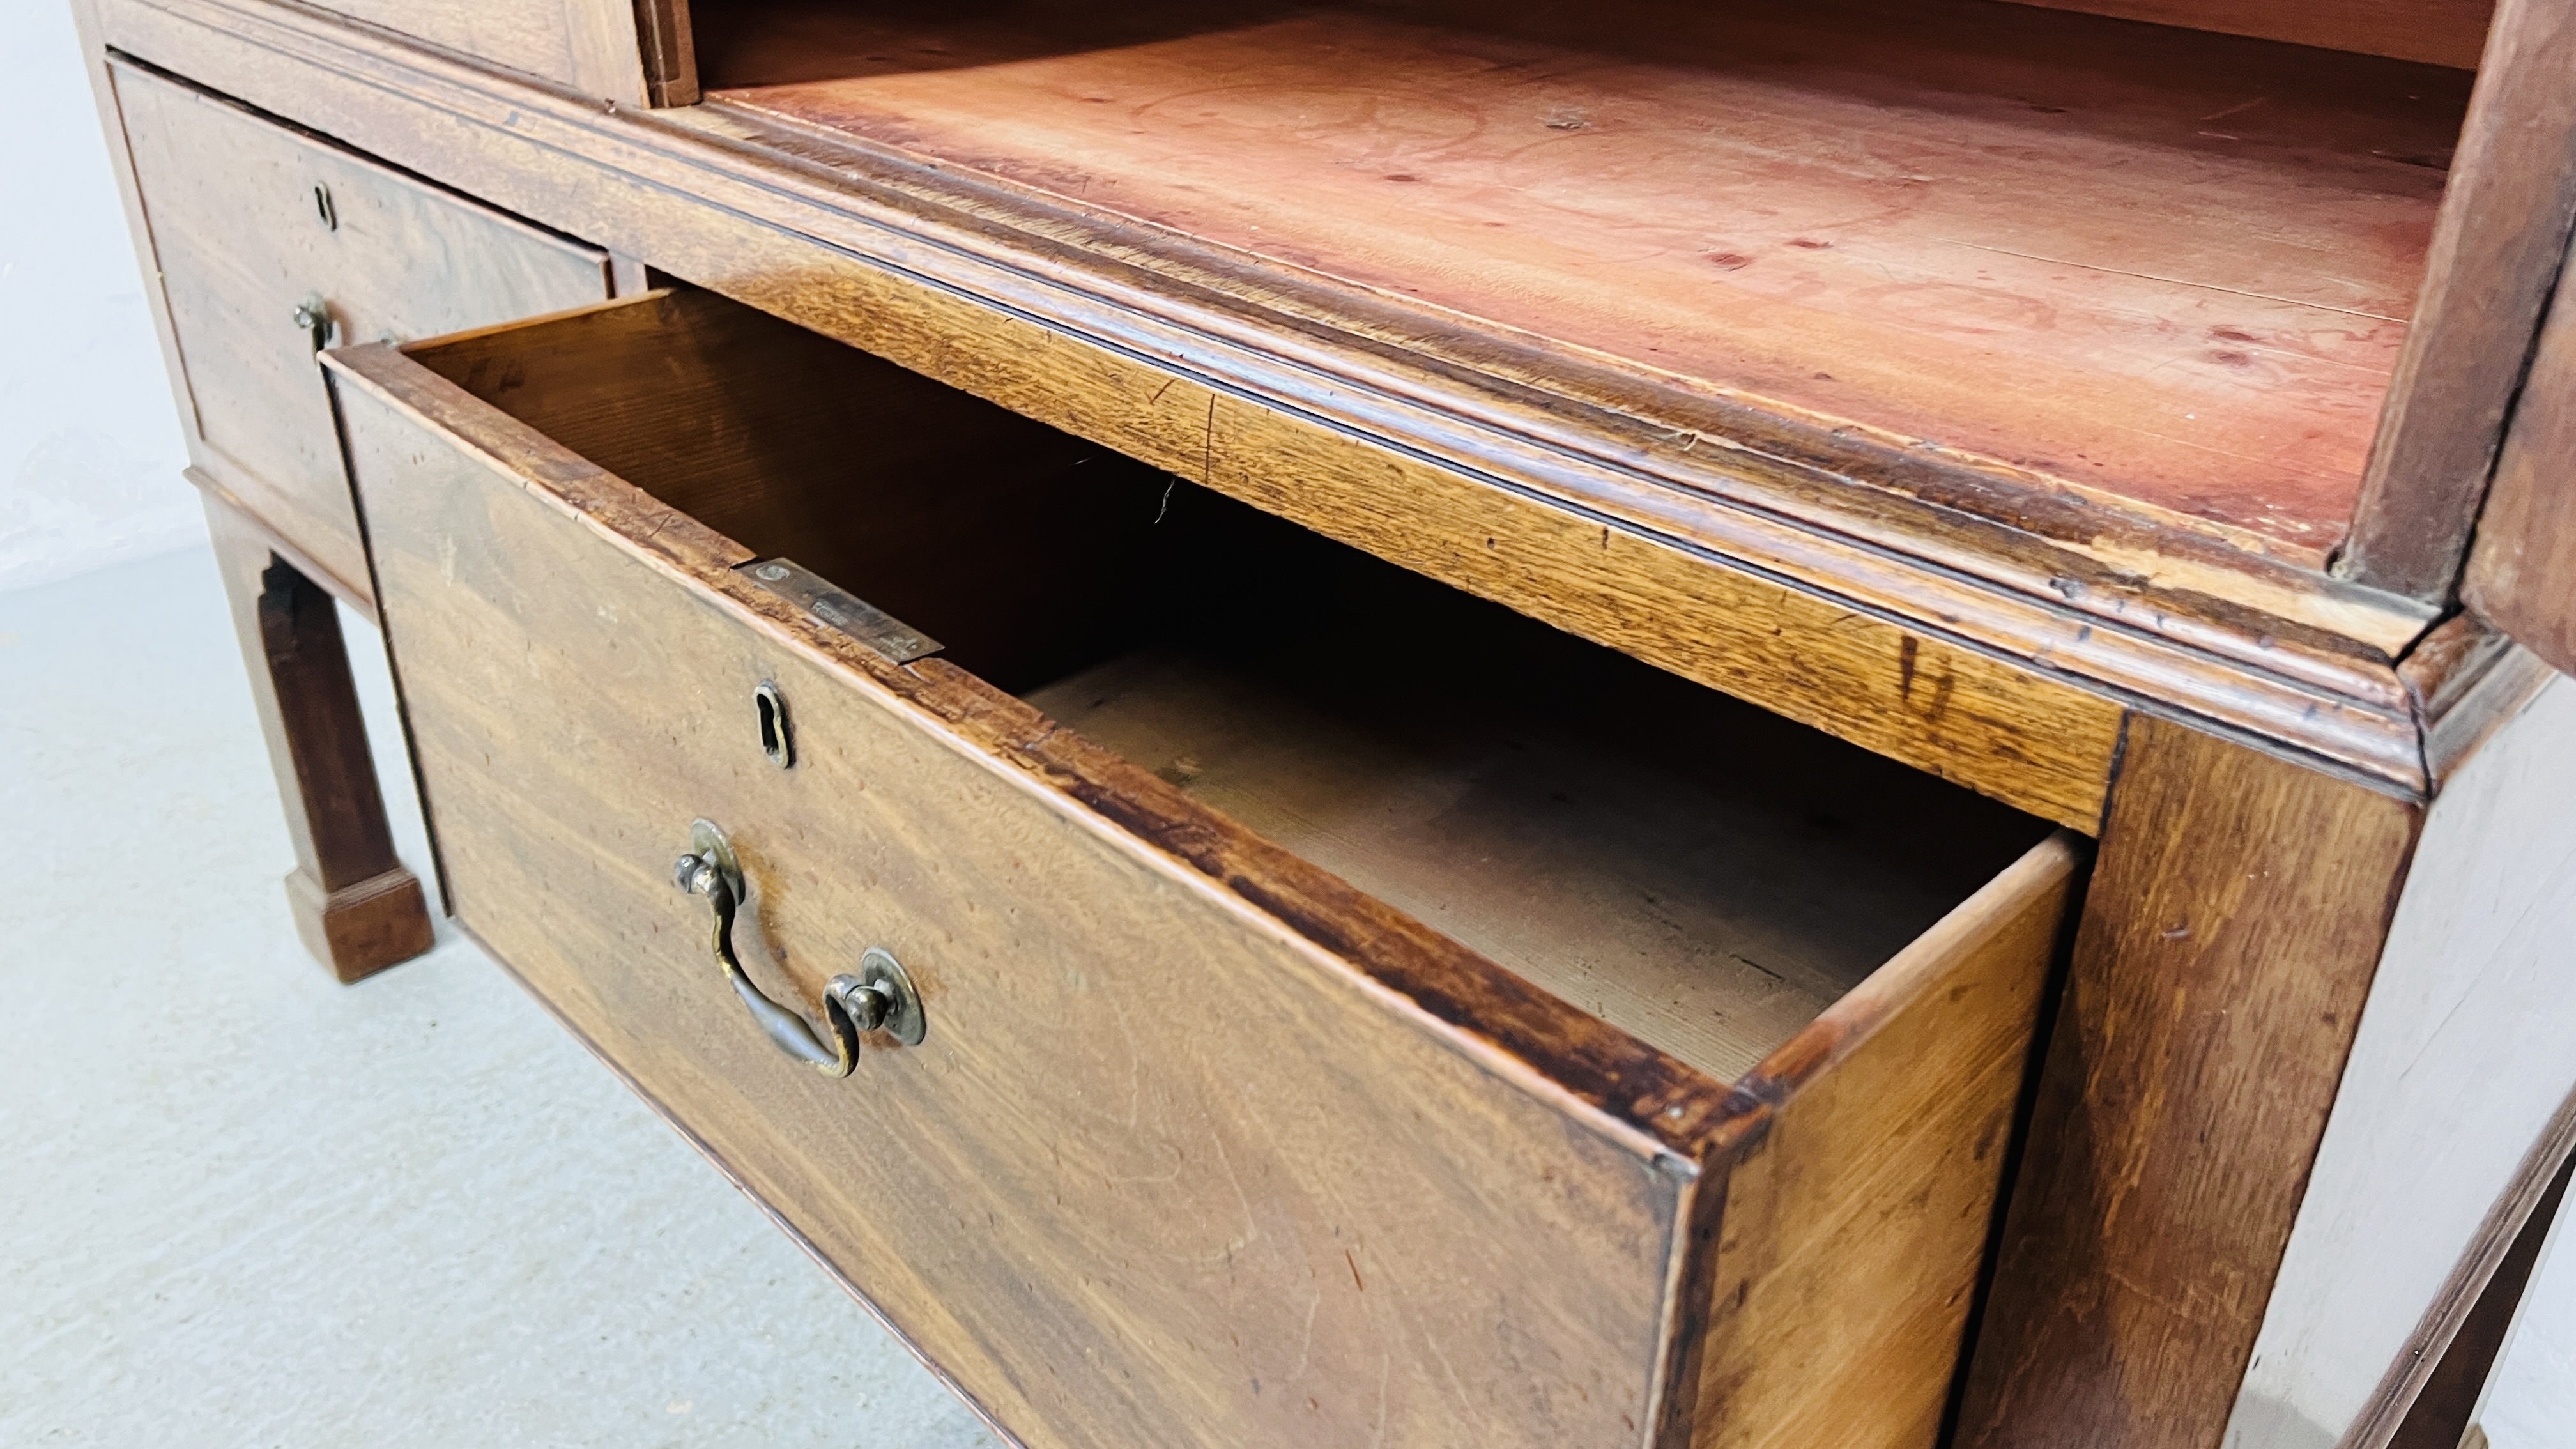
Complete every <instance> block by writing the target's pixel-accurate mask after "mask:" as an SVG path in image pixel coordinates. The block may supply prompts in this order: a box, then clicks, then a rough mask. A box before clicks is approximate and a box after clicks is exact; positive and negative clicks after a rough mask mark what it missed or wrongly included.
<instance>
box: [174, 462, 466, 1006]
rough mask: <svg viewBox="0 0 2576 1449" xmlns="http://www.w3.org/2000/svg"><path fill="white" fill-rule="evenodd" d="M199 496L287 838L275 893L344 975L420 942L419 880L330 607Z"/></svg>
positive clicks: (406, 955)
mask: <svg viewBox="0 0 2576 1449" xmlns="http://www.w3.org/2000/svg"><path fill="white" fill-rule="evenodd" d="M203 496H204V499H205V505H206V527H207V532H208V534H209V535H210V536H211V538H212V539H213V542H214V546H215V562H216V566H217V568H218V569H219V570H220V571H221V572H222V574H223V579H224V592H225V594H226V596H227V597H228V598H229V599H230V601H231V604H232V613H233V623H234V627H235V630H236V632H237V633H238V634H239V635H240V637H241V644H242V655H243V658H244V660H245V661H246V662H247V663H248V664H249V666H250V685H251V698H252V700H253V702H254V703H255V704H256V705H257V707H258V710H259V719H260V728H261V732H262V733H263V734H264V735H265V736H266V737H267V741H268V753H269V763H270V765H271V766H272V767H273V768H274V769H275V770H276V772H277V790H278V795H279V797H280V800H281V803H283V804H284V806H285V807H286V827H287V834H288V835H289V836H290V837H291V838H292V839H293V841H294V844H295V869H294V870H293V871H292V872H290V873H289V874H288V876H287V877H286V894H287V901H288V904H289V905H290V906H291V907H292V908H293V912H294V916H295V925H296V930H297V931H298V933H299V934H301V935H302V937H303V939H304V944H305V946H306V948H307V949H309V950H311V951H312V953H313V954H314V956H316V957H317V958H319V959H320V960H321V961H322V963H323V964H324V965H327V966H329V967H330V968H331V970H332V971H333V973H334V974H336V975H337V976H338V977H339V978H340V979H341V980H342V981H356V980H359V979H361V978H363V977H366V976H370V975H373V974H374V973H376V972H378V971H381V970H383V969H384V968H386V967H388V966H392V965H394V964H396V963H398V962H402V961H407V960H410V959H411V958H412V957H414V956H417V955H419V954H420V953H422V952H423V951H426V950H428V949H429V948H430V946H431V945H432V944H433V939H432V931H431V927H430V920H429V906H428V901H427V899H426V897H425V896H424V895H423V893H422V891H421V887H420V881H419V879H418V878H416V877H415V876H414V875H413V874H412V873H411V871H410V870H408V869H406V868H405V867H404V865H403V863H402V862H401V860H400V859H398V858H396V856H395V855H394V846H393V831H392V828H391V826H390V825H389V824H388V823H387V821H386V818H385V802H384V795H383V792H382V791H381V790H380V789H379V788H378V785H377V781H376V762H375V756H374V754H373V753H372V752H371V750H370V749H369V746H368V741H367V727H366V721H365V719H364V718H363V717H362V716H361V715H360V713H359V710H358V691H357V685H356V683H355V681H354V680H353V679H352V678H351V676H350V673H349V652H348V644H347V641H346V640H345V639H344V638H343V637H342V636H341V632H340V615H339V610H338V608H337V606H336V605H335V603H334V601H333V598H332V595H331V593H330V592H329V591H328V590H326V589H324V588H323V587H322V586H321V585H320V584H319V583H317V582H315V581H314V579H313V578H312V577H311V576H310V575H308V574H307V573H305V572H304V571H303V570H302V569H299V568H298V567H297V566H296V565H295V564H294V563H293V562H292V561H291V560H290V559H289V558H288V557H286V556H284V555H282V554H280V553H279V552H278V551H277V550H276V549H275V548H274V547H272V545H271V543H270V535H269V532H268V530H267V529H266V528H264V527H262V526H261V525H259V524H257V523H256V522H254V521H253V520H252V518H251V516H250V515H249V514H247V513H245V512H243V511H241V510H240V509H239V508H237V507H236V506H235V505H234V504H233V503H231V502H229V501H227V500H228V495H225V494H224V493H223V492H222V491H221V490H220V489H212V488H210V489H208V490H206V491H205V493H204V495H203Z"/></svg>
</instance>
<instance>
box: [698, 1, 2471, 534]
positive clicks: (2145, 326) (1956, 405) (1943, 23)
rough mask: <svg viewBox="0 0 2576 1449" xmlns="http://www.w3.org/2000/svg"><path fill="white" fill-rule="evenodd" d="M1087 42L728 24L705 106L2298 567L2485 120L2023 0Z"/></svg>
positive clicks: (1347, 13)
mask: <svg viewBox="0 0 2576 1449" xmlns="http://www.w3.org/2000/svg"><path fill="white" fill-rule="evenodd" d="M1095 13H1096V12H1095V11H1094V10H1093V9H1090V8H1085V9H1083V10H1081V11H1079V12H1077V11H1075V10H1074V9H1073V8H1071V7H1059V6H1051V5H1045V4H1036V3H1032V4H1025V5H1017V6H1012V7H1007V8H1005V9H1002V10H1000V11H999V12H998V13H997V12H994V11H977V12H974V13H973V14H971V15H970V16H966V17H954V16H949V15H945V14H941V15H937V16H933V15H931V14H930V13H928V12H910V13H906V12H897V11H889V10H885V9H869V10H851V9H833V8H826V7H819V6H817V7H786V6H779V7H770V8H759V9H751V10H745V11H740V12H727V16H728V18H722V19H720V18H719V17H718V15H717V14H716V13H714V12H711V13H710V14H709V15H708V16H706V17H702V18H701V21H700V23H699V32H700V35H699V46H700V66H701V72H702V75H703V76H704V77H705V79H706V80H707V82H708V84H709V93H710V94H711V95H715V96H719V97H721V98H723V99H725V100H729V101H733V102H736V103H739V104H743V105H747V106H753V107H757V108H759V109H760V110H761V111H763V112H765V113H769V114H774V115H779V116H783V117H789V118H793V119H795V120H799V121H802V122H807V123H811V124H815V125H820V126H825V127H830V128H834V129H837V130H841V131H845V132H848V133H852V134H855V135H859V136H863V137H867V138H869V139H872V140H875V141H879V142H883V143H886V144H889V145H893V146H897V147H900V148H902V149H904V150H906V151H908V152H912V153H915V154H921V155H927V156H933V157H937V158H939V159H941V160H943V161H947V162H952V163H956V164H961V165H965V166H969V167H973V168H975V169H977V170H980V171H983V172H986V173H989V174H991V175H994V176H997V177H1001V178H1004V179H1007V180H1010V181H1013V182H1016V183H1019V184H1022V185H1025V186H1028V187H1031V188H1035V189H1037V190H1039V191H1043V192H1045V193H1048V194H1050V195H1054V196H1057V197H1060V198H1062V199H1065V200H1067V201H1070V202H1073V203H1075V204H1077V205H1080V206H1083V207H1087V208H1092V209H1095V210H1099V211H1103V212H1114V213H1118V214H1122V215H1127V216H1132V217H1136V218H1140V219H1142V220H1145V221H1147V222H1151V223H1154V224H1157V225H1160V226H1165V227H1169V228H1172V229H1174V230H1176V231H1179V232H1182V233H1186V234H1188V235H1191V236H1195V237H1199V238H1203V239H1207V240H1212V241H1215V242H1218V243H1221V244H1224V245H1226V246H1229V247H1234V248H1239V249H1241V250H1243V251H1245V252H1247V253H1250V254H1253V255H1257V256H1260V257H1263V258H1266V259H1268V260H1270V261H1272V262H1274V263H1276V264H1278V265H1279V266H1281V267H1283V268H1287V269H1291V270H1293V271H1301V272H1305V273H1309V274H1321V275H1323V276H1327V277H1331V278H1335V279H1339V280H1342V281H1345V282H1349V283H1352V284H1356V285H1358V286H1361V287H1365V288H1368V289H1372V290H1374V291H1375V292H1378V293H1380V294H1383V295H1386V296H1389V297H1395V298H1401V299H1406V300H1409V301H1413V302H1418V303H1420V304H1422V305H1423V307H1424V309H1425V311H1424V315H1423V318H1422V322H1421V326H1422V327H1423V328H1424V329H1426V330H1430V331H1442V330H1457V329H1467V328H1492V327H1501V328H1505V329H1509V330H1512V331H1515V332H1518V333H1522V334H1527V335H1530V336H1534V337H1538V338H1543V339H1547V340H1549V341H1551V342H1553V343H1555V344H1559V345H1562V346H1564V347H1567V348H1571V349H1576V350H1578V351H1581V352H1583V353H1586V354H1590V355H1595V356H1600V357H1606V358H1610V359H1616V360H1618V361H1620V362H1623V363H1625V364H1629V365H1633V366H1634V367H1636V368H1639V369H1643V370H1647V371H1650V372H1653V373H1655V374H1657V375H1662V376H1669V377H1676V378H1680V379H1684V380H1686V381H1687V382H1689V383H1690V384H1691V385H1693V386H1698V387H1702V388H1706V389H1712V390H1716V391H1720V392H1724V393H1727V394H1730V395H1738V396H1751V397H1758V398H1760V399H1763V400H1765V402H1766V403H1767V404H1768V405H1772V406H1775V407H1778V408H1782V409H1786V410H1789V411H1790V412H1792V413H1798V414H1805V415H1811V416H1815V417H1820V418H1827V419H1832V420H1836V421H1839V422H1843V423H1848V424H1852V425H1858V426H1862V427H1865V428H1867V429H1871V430H1875V431H1877V432H1880V433H1882V434H1884V435H1887V436H1889V437H1892V438H1896V439H1901V440H1904V441H1906V442H1908V443H1912V442H1915V441H1917V440H1921V441H1923V442H1927V443H1930V444H1933V445H1937V446H1939V447H1943V448H1948V449H1955V450H1960V451H1962V452H1965V453H1967V454H1971V455H1976V456H1979V457H1985V458H1991V459H1997V460H2001V461H2003V462H2006V463H2009V464H2011V465H2014V466H2016V467H2021V468H2027V469H2031V470H2034V471H2036V472H2038V473H2040V474H2042V475H2045V476H2047V477H2050V478H2053V479H2058V480H2063V481H2064V482H2065V483H2067V484H2070V485H2072V486H2075V487H2079V488H2085V489H2090V490H2094V491H2095V492H2097V493H2099V494H2101V495H2104V496H2108V497H2115V498H2125V499H2132V500H2137V501H2139V502H2142V503H2145V504H2147V505H2150V506H2152V507H2154V508H2157V509H2160V510H2166V511H2169V512H2171V513H2174V514H2179V515H2185V516H2189V517H2192V518H2195V519H2201V520H2205V521H2208V522H2210V523H2213V524H2217V525H2223V526H2225V527H2227V528H2228V529H2230V530H2233V531H2234V532H2235V533H2236V534H2237V535H2238V536H2240V537H2242V538H2244V539H2245V540H2246V541H2248V542H2249V543H2251V544H2252V545H2253V546H2255V547H2258V548H2262V549H2267V550H2272V551H2275V552H2278V553H2281V554H2283V555H2284V556H2288V557H2295V558H2298V559H2301V560H2304V561H2307V562H2309V563H2322V562H2323V561H2324V559H2325V557H2326V554H2327V552H2328V551H2329V550H2330V549H2331V548H2332V547H2333V546H2334V544H2335V543H2336V542H2337V541H2338V540H2339V539H2340V537H2341V535H2342V532H2343V529H2344V527H2345V524H2346V522H2347V520H2348V518H2349V516H2350V514H2351V511H2352V506H2353V500H2354V496H2355V493H2356V490H2357V488H2358V486H2359V480H2360V477H2361V472H2362V466H2363V462H2364V457H2365V453H2366V450H2367V448H2368V445H2369V442H2370V438H2371V434H2372V432H2373V429H2374V427H2375V426H2376V423H2377V419H2378V414H2379V410H2380V405H2381V402H2382V400H2383V397H2384V395H2385V392H2386V388H2387V383H2388V378H2389V375H2390V372H2391V370H2392V369H2393V368H2394V366H2395V365H2396V360H2397V353H2398V348H2399V346H2400V344H2401V343H2402V341H2403V339H2404V337H2405V332H2406V320H2407V318H2408V317H2409V316H2410V315H2411V313H2412V309H2413V305H2414V296H2415V292H2416V290H2417V288H2418V286H2419V284H2420V283H2421V281H2422V275H2423V260H2424V253H2425V248H2426V246H2427V245H2428V244H2429V241H2430V237H2431V232H2432V226H2433V218H2434V212H2435V208H2436V206H2437V205H2438V203H2439V201H2440V198H2441V195H2442V185H2443V171H2442V167H2443V166H2444V164H2446V160H2447V156H2448V153H2449V148H2450V146H2451V145H2452V143H2453V140H2454V139H2455V137H2456V133H2457V132H2458V129H2459V125H2460V118H2461V114H2462V110H2463V107H2464V105H2465V102H2466V91H2467V77H2466V76H2465V74H2463V73H2461V72H2456V71H2450V70H2443V69H2438V68H2434V67H2429V66H2422V65H2410V64H2405V63H2400V62H2395V61H2388V60H2382V59H2377V58H2371V57H2359V56H2349V55H2339V54H2327V53H2320V52H2315V51H2301V50H2294V49H2289V48H2284V47H2280V46H2273V45H2265V44H2260V43H2254V42H2247V41H2242V40H2238V39H2236V38H2233V37H2224V36H2217V35H2212V34H2208V33H2204V32H2195V31H2182V30H2173V29H2152V30H2151V29H2142V28H2141V27H2138V26H2134V25H2127V24H2121V23H2117V22H2110V21H2103V20H2098V19H2095V18H2094V17H2090V16H2081V15H2068V14H2060V13H2056V12H2049V11H2035V10H2032V9H2029V8H2027V7H2019V6H2002V5H1977V4H1964V5H1963V4H1941V5H1923V4H1908V5H1903V6H1879V7H1872V6H1870V5H1867V4H1861V3H1849V4H1842V3H1829V4H1817V5H1799V6H1785V5H1781V6H1766V7H1760V8H1756V9H1751V10H1747V9H1746V8H1743V7H1731V8H1729V9H1728V10H1727V11H1725V12H1724V13H1723V14H1722V15H1719V14H1714V13H1707V14H1703V13H1699V12H1689V11H1684V10H1681V9H1679V8H1674V7H1663V8H1658V7H1654V6H1648V5H1641V4H1634V3H1631V4H1626V5H1619V4H1614V5H1612V6H1611V8H1610V9H1609V10H1607V11H1604V10H1603V9H1602V8H1601V7H1598V6H1595V7H1587V8H1586V10H1585V12H1584V14H1583V17H1582V19H1581V20H1580V21H1579V22H1578V21H1575V20H1574V19H1572V17H1570V16H1563V15H1558V14H1557V13H1556V12H1540V11H1535V10H1531V11H1529V13H1523V12H1521V11H1513V10H1505V11H1503V12H1502V13H1500V14H1496V15H1490V16H1485V18H1475V17H1476V16H1482V15H1484V12H1483V11H1478V12H1475V14H1474V15H1470V14H1465V13H1448V12H1442V11H1439V10H1437V9H1433V8H1425V9H1421V10H1404V9H1397V8H1345V9H1339V10H1322V11H1303V10H1301V11H1288V10H1275V9H1266V8H1264V7H1261V6H1257V5H1256V6H1251V7H1245V8H1242V9H1237V10H1231V11H1225V12H1219V13H1218V14H1215V15H1210V14H1208V13H1207V12H1206V11H1205V10H1204V9H1203V8H1198V7H1193V8H1190V9H1188V10H1187V11H1185V12H1184V11H1180V10H1177V9H1173V8H1164V9H1150V8H1149V9H1145V10H1135V9H1128V8H1122V9H1121V10H1120V11H1119V12H1118V14H1117V16H1116V18H1114V19H1102V20H1095V19H1093V18H1092V17H1093V15H1094V14H1095ZM1623 35H1624V36H1626V37H1627V38H1625V39H1620V38H1617V37H1620V36H1623ZM2037 198H2046V201H2045V204H2034V201H2035V200H2036V199H2037Z"/></svg>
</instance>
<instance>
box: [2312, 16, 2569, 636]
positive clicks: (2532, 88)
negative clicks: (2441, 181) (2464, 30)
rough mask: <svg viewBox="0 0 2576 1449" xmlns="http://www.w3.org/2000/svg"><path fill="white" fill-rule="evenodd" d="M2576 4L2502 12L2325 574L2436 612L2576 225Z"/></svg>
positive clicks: (2465, 544) (2457, 563)
mask: <svg viewBox="0 0 2576 1449" xmlns="http://www.w3.org/2000/svg"><path fill="white" fill-rule="evenodd" d="M2570 75H2576V0H2504V3H2503V4H2501V5H2500V6H2498V7H2497V9H2496V17H2495V21H2494V23H2493V25H2492V26H2491V27H2490V28H2489V30H2488V32H2487V48H2486V57H2485V60H2484V61H2483V62H2482V63H2481V64H2480V66H2479V69H2478V85H2477V91H2476V93H2475V96H2474V98H2473V99H2472V100H2471V102H2470V105H2469V120H2468V125H2467V126H2466V127H2465V128H2464V130H2463V131H2462V133H2461V136H2460V148H2459V151H2458V153H2457V155H2456V159H2454V161H2453V162H2452V165H2451V180H2450V187H2449V190H2448V191H2447V192H2446V193H2445V194H2444V197H2443V200H2442V213H2441V219H2440V221H2439V222H2438V223H2437V224H2436V228H2435V231H2434V233H2433V248H2432V252H2431V254H2430V255H2429V256H2428V257H2427V259H2426V262H2425V277H2426V281H2425V286H2424V293H2423V296H2422V298H2421V300H2420V301H2418V302H2417V304H2416V308H2415V320H2414V323H2413V325H2412V326H2411V327H2410V328H2409V330H2408V332H2407V334H2406V350H2405V352H2404V353H2403V354H2402V355H2401V356H2400V357H2399V359H2398V364H2397V376H2396V380H2395V382H2394V383H2393V385H2392V386H2391V387H2390V389H2389V401H2388V408H2387V411H2386V412H2385V413H2383V414H2382V415H2381V417H2380V423H2379V436H2378V437H2377V439H2376V440H2375V441H2374V442H2373V443H2372V446H2371V456H2370V468H2369V471H2368V473H2367V474H2365V475H2364V477H2363V480H2362V493H2361V502H2360V504H2359V506H2358V507H2357V509H2356V510H2355V512H2354V515H2353V521H2352V534H2351V537H2350V538H2349V539H2348V540H2347V542H2346V543H2345V545H2344V552H2343V556H2342V558H2341V559H2340V560H2338V562H2337V564H2336V568H2335V572H2337V573H2338V574H2340V575H2342V576H2343V577H2345V578H2349V579H2351V580H2353V581H2355V582H2357V583H2362V584H2368V585H2371V586H2373V587H2376V588H2382V589H2389V590H2393V591H2395V592H2397V593H2401V594H2406V595H2408V596H2411V597H2413V598H2418V599H2424V600H2429V601H2434V602H2440V601H2442V600H2445V599H2447V598H2448V597H2449V596H2450V594H2451V590H2452V586H2453V582H2454V580H2455V579H2456V578H2457V576H2458V574H2459V569H2460V560H2461V558H2462V556H2463V555H2464V554H2465V553H2466V552H2467V550H2468V544H2469V534H2470V530H2471V528H2472V527H2473V526H2474V525H2475V522H2476V518H2477V513H2478V502H2479V500H2480V499H2481V498H2482V497H2484V496H2485V494H2486V491H2487V480H2488V475H2489V473H2490V471H2491V470H2492V469H2493V467H2494V464H2495V458H2496V449H2497V446H2498V444H2499V442H2500V441H2501V440H2502V438H2503V436H2504V428H2505V419H2506V416H2507V414H2509V413H2510V412H2511V411H2512V408H2513V400H2514V395H2515V393H2516V392H2517V391H2518V390H2519V389H2520V388H2521V386H2522V379H2523V375H2524V372H2525V370H2526V369H2527V368H2528V366H2529V364H2530V357H2531V348H2532V344H2533V341H2534V336H2535V334H2536V333H2537V331H2538V330H2539V326H2540V317H2541V312H2542V309H2543V308H2545V307H2546V306H2547V305H2548V302H2549V293H2550V289H2551V287H2552V286H2553V285H2554V284H2555V283H2556V281H2557V277H2558V271H2559V263H2560V259H2561V258H2562V257H2563V256H2564V255H2565V254H2566V250H2567V239H2568V233H2569V227H2570V225H2571V223H2576V86H2570V85H2569V84H2568V81H2567V78H2568V77H2569V76H2570Z"/></svg>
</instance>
